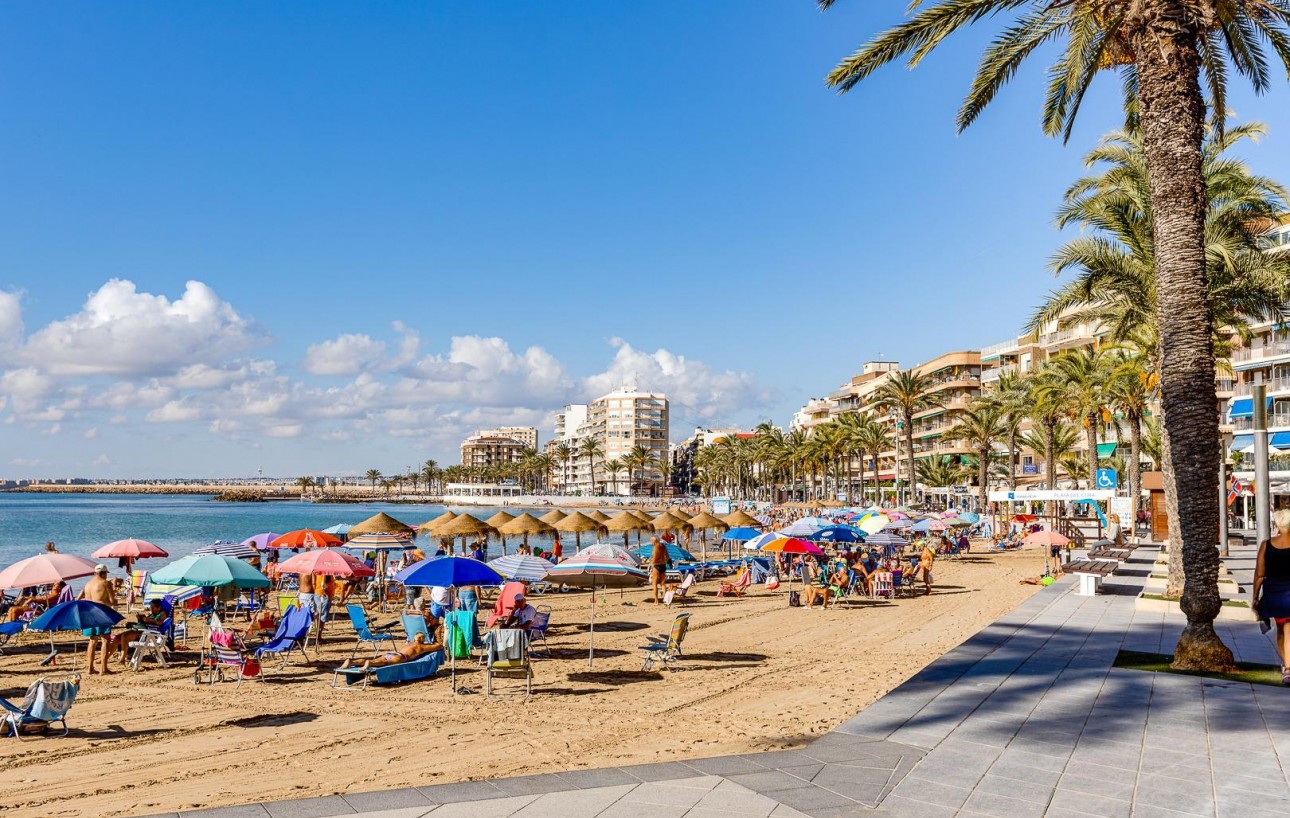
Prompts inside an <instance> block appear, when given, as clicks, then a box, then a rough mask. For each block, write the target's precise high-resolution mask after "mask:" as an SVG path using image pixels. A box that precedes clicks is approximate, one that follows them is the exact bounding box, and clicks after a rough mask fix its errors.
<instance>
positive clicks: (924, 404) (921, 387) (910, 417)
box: [874, 369, 941, 498]
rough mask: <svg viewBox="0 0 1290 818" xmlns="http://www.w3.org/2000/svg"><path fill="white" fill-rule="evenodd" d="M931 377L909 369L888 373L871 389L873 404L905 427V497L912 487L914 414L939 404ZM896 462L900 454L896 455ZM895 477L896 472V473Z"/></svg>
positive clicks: (898, 460)
mask: <svg viewBox="0 0 1290 818" xmlns="http://www.w3.org/2000/svg"><path fill="white" fill-rule="evenodd" d="M931 388H932V378H931V376H929V375H923V374H919V373H917V372H915V371H914V370H912V369H905V370H901V371H898V372H894V373H892V374H891V375H890V376H889V377H888V378H887V382H886V383H884V384H883V385H882V386H880V387H878V390H877V391H876V392H874V407H875V408H876V409H880V410H886V411H888V412H894V413H895V414H896V416H897V418H898V420H899V423H900V428H903V429H904V430H905V449H906V453H907V456H908V460H906V465H907V469H906V470H905V475H906V476H907V477H908V478H909V497H910V498H912V497H913V496H914V495H913V489H914V414H915V413H917V412H921V411H923V410H924V409H931V408H934V407H936V406H939V405H940V404H941V398H940V397H939V396H936V395H932V394H931ZM896 462H897V464H898V465H899V463H900V454H899V453H897V455H896ZM897 477H899V474H897Z"/></svg>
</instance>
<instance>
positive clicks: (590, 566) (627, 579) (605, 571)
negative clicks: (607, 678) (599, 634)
mask: <svg viewBox="0 0 1290 818" xmlns="http://www.w3.org/2000/svg"><path fill="white" fill-rule="evenodd" d="M592 547H594V546H592ZM547 579H548V580H550V581H551V582H558V583H561V584H564V585H570V586H573V587H575V588H590V589H591V625H590V629H589V634H590V636H589V639H588V645H587V667H591V666H592V663H593V661H594V660H595V658H596V590H597V589H599V588H634V587H637V586H640V585H644V584H645V580H646V579H648V575H647V574H646V573H645V572H644V571H642V570H640V569H639V568H635V567H633V566H630V565H624V564H623V563H622V562H619V561H618V560H616V559H612V558H610V557H602V556H599V555H596V554H589V553H587V552H586V551H583V552H581V553H579V554H577V555H575V556H573V557H570V558H569V559H567V560H565V561H564V562H562V563H560V564H559V565H557V566H555V567H554V568H552V569H551V570H550V572H548V573H547Z"/></svg>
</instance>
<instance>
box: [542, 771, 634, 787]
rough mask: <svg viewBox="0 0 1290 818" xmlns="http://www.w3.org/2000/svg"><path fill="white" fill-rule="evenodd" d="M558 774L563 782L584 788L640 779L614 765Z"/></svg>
mask: <svg viewBox="0 0 1290 818" xmlns="http://www.w3.org/2000/svg"><path fill="white" fill-rule="evenodd" d="M559 775H560V778H561V779H562V780H564V781H565V782H567V783H569V784H570V785H572V786H575V787H577V788H578V789H584V790H585V789H589V788H591V787H615V786H618V785H620V784H639V783H640V779H638V778H636V777H635V776H633V775H629V774H628V773H625V772H623V771H622V770H620V769H617V768H616V767H603V768H599V769H594V770H569V771H568V772H562V773H560V774H559Z"/></svg>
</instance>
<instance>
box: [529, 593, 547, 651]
mask: <svg viewBox="0 0 1290 818" xmlns="http://www.w3.org/2000/svg"><path fill="white" fill-rule="evenodd" d="M550 627H551V606H550V605H538V606H537V613H536V614H534V615H533V621H532V622H531V623H529V651H530V653H529V655H530V656H536V654H534V653H532V650H533V645H534V644H536V643H538V642H541V643H542V658H544V659H550V658H551V646H550V645H549V644H548V643H547V641H546V632H547V630H548V629H550Z"/></svg>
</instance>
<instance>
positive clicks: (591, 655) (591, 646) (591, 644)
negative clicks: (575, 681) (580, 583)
mask: <svg viewBox="0 0 1290 818" xmlns="http://www.w3.org/2000/svg"><path fill="white" fill-rule="evenodd" d="M590 634H591V635H590V638H589V639H588V640H587V668H588V669H590V668H591V666H592V662H593V661H594V660H595V658H596V586H595V585H594V584H593V585H592V586H591V631H590Z"/></svg>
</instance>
